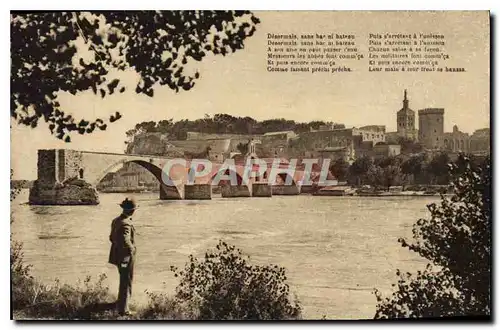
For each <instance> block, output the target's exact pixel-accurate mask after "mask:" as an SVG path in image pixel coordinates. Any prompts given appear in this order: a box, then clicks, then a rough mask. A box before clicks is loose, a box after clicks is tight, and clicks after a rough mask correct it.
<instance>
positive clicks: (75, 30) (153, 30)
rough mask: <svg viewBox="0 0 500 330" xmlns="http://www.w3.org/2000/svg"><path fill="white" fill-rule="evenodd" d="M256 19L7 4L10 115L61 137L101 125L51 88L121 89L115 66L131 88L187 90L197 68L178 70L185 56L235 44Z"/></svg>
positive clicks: (197, 57)
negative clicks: (10, 8)
mask: <svg viewBox="0 0 500 330" xmlns="http://www.w3.org/2000/svg"><path fill="white" fill-rule="evenodd" d="M258 23H259V19H258V18H257V17H255V16H254V15H253V14H252V13H251V12H249V11H128V12H126V11H103V12H60V11H59V12H13V13H12V14H11V104H10V108H11V110H10V111H11V112H10V113H11V116H12V117H13V118H14V119H17V120H18V122H19V123H21V124H24V125H27V126H31V127H33V128H34V127H36V126H37V124H38V120H39V119H40V118H43V120H45V121H46V122H48V123H49V128H50V130H51V132H52V133H53V134H55V135H56V137H58V138H59V139H64V140H65V141H67V142H69V141H70V133H71V132H78V133H80V134H85V133H91V132H92V131H93V130H94V129H96V128H99V129H101V130H104V129H106V127H107V124H106V123H105V121H104V120H103V119H101V118H97V119H95V120H93V121H87V120H84V119H81V120H80V121H77V120H76V119H75V118H74V117H73V116H72V115H70V114H67V113H66V112H65V111H64V109H61V106H60V103H59V102H58V94H59V93H61V92H68V93H71V94H73V95H75V94H77V93H80V92H83V91H88V90H92V91H93V93H94V94H96V95H100V96H101V97H103V98H104V97H105V96H106V95H110V94H113V93H115V92H118V93H123V92H125V86H122V85H121V84H120V79H119V78H117V77H116V76H117V75H116V74H117V73H120V72H124V71H130V70H133V71H135V72H137V74H138V75H139V76H140V79H139V82H138V83H137V85H136V87H135V91H136V93H141V94H145V95H148V96H150V97H152V96H153V95H154V89H155V87H156V86H158V85H162V86H163V85H167V86H168V87H169V88H170V89H172V90H174V91H176V92H178V91H179V90H181V89H182V90H186V91H187V90H190V89H191V88H192V87H193V86H194V83H195V80H196V79H198V78H199V76H200V74H199V72H195V73H194V74H189V73H188V72H187V71H186V70H184V69H185V67H186V65H187V64H188V63H189V62H192V61H193V60H194V61H201V60H202V59H203V58H204V57H205V56H206V55H207V54H210V53H211V54H214V55H218V54H221V55H223V56H224V55H226V54H230V53H233V52H236V51H237V50H240V49H243V47H244V41H245V39H246V38H248V37H251V36H252V35H253V34H254V32H255V27H256V25H257V24H258ZM80 44H81V45H83V46H79V45H80ZM120 117H121V114H120V113H119V112H116V113H115V114H113V115H112V116H110V117H109V122H114V121H115V120H117V119H119V118H120Z"/></svg>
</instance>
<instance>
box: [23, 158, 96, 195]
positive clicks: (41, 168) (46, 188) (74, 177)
mask: <svg viewBox="0 0 500 330" xmlns="http://www.w3.org/2000/svg"><path fill="white" fill-rule="evenodd" d="M81 158H82V154H81V152H78V151H74V150H65V149H50V150H38V164H37V165H38V178H37V180H36V181H35V182H34V183H33V187H32V188H31V189H30V194H29V204H32V205H97V204H99V195H98V193H97V190H96V189H95V187H94V186H93V185H92V184H90V183H88V182H87V181H85V180H84V179H83V171H82V169H81V165H80V163H81Z"/></svg>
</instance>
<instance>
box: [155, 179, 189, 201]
mask: <svg viewBox="0 0 500 330" xmlns="http://www.w3.org/2000/svg"><path fill="white" fill-rule="evenodd" d="M184 192H185V191H184V186H183V185H181V186H178V187H177V186H168V185H166V184H163V183H160V199H161V200H179V199H183V198H184Z"/></svg>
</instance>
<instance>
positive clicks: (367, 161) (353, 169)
mask: <svg viewBox="0 0 500 330" xmlns="http://www.w3.org/2000/svg"><path fill="white" fill-rule="evenodd" d="M372 165H373V161H372V160H371V158H370V157H367V156H363V157H359V158H356V160H355V161H354V162H353V163H352V164H351V166H350V167H349V175H350V176H351V177H354V178H356V181H357V184H358V185H359V184H361V182H363V181H364V180H365V179H366V175H367V174H368V171H369V170H370V168H371V167H372Z"/></svg>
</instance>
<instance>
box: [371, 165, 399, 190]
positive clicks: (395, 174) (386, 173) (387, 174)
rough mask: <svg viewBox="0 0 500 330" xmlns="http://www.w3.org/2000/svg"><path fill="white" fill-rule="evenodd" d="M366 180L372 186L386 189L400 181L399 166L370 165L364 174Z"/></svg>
mask: <svg viewBox="0 0 500 330" xmlns="http://www.w3.org/2000/svg"><path fill="white" fill-rule="evenodd" d="M366 177H367V180H368V182H369V183H370V184H371V185H372V186H374V187H377V188H378V187H384V188H385V189H386V190H387V191H389V188H390V187H392V186H396V185H399V184H401V183H402V175H401V169H400V167H399V166H398V165H397V164H396V165H392V164H389V165H386V166H385V167H382V166H380V165H372V166H371V167H370V169H369V170H368V172H367V174H366Z"/></svg>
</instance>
